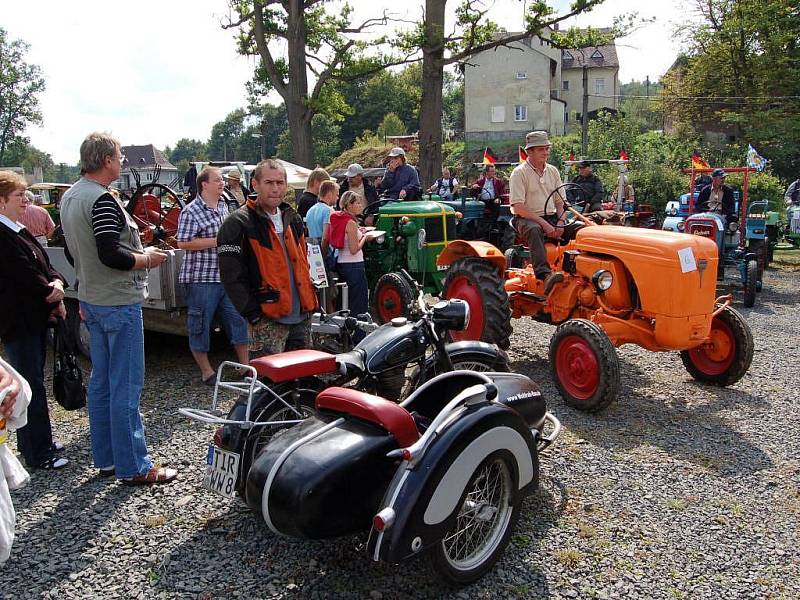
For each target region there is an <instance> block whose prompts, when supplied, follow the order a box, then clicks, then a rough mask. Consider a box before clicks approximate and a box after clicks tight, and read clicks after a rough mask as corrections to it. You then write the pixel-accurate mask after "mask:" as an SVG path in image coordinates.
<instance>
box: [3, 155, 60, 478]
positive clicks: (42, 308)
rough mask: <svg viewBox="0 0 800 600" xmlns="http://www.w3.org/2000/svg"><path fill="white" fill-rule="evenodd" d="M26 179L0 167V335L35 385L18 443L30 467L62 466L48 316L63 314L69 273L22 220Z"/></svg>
mask: <svg viewBox="0 0 800 600" xmlns="http://www.w3.org/2000/svg"><path fill="white" fill-rule="evenodd" d="M25 188H26V185H25V181H24V180H23V179H22V178H20V177H19V175H17V174H16V173H12V172H10V171H0V256H2V260H0V339H2V341H3V345H4V346H5V350H6V354H7V357H8V361H9V363H10V364H11V366H13V367H14V368H15V369H16V370H17V371H19V373H20V374H21V375H22V377H24V378H25V379H26V380H27V381H28V383H29V384H30V386H31V392H32V393H31V403H30V406H29V407H28V424H27V425H26V426H25V427H22V428H20V429H18V430H17V446H18V448H19V451H20V452H21V453H22V456H23V457H24V458H25V462H26V463H27V465H28V466H29V467H31V468H39V469H60V468H61V467H64V466H66V465H67V462H68V461H67V459H65V458H63V457H58V456H56V454H55V451H56V450H58V449H61V448H62V447H61V446H60V444H55V443H53V431H52V429H51V427H50V414H49V412H48V409H47V393H46V391H45V387H44V363H45V355H46V345H45V341H46V330H47V323H48V321H49V320H50V319H51V318H52V317H55V316H60V317H64V316H66V311H65V309H64V302H63V298H64V284H65V283H66V282H65V280H64V278H63V277H62V276H61V275H60V274H59V273H58V272H57V271H56V270H55V269H53V267H52V266H51V265H50V261H49V260H48V258H47V255H46V254H45V252H44V250H43V249H42V246H41V245H40V244H39V242H37V241H36V238H35V237H34V236H33V235H31V233H30V232H29V231H28V230H27V229H26V228H25V226H24V225H22V224H21V223H20V222H19V221H20V218H21V217H22V215H23V214H24V213H25V208H26V206H27V201H26V199H25Z"/></svg>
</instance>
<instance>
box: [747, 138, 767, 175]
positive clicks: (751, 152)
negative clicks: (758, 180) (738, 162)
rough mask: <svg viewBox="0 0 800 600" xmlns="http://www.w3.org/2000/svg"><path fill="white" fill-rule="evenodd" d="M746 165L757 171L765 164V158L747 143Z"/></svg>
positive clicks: (761, 169) (762, 168)
mask: <svg viewBox="0 0 800 600" xmlns="http://www.w3.org/2000/svg"><path fill="white" fill-rule="evenodd" d="M747 166H748V167H750V168H751V169H755V170H756V171H758V172H759V173H760V172H761V171H763V170H764V167H766V166H767V159H766V158H764V157H763V156H761V155H760V154H759V153H758V152H756V149H755V148H753V147H752V146H751V145H750V144H747Z"/></svg>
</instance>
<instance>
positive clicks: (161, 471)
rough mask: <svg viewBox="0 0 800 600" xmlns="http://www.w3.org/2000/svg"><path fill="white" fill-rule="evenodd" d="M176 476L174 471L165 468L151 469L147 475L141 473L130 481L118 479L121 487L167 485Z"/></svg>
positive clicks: (176, 473)
mask: <svg viewBox="0 0 800 600" xmlns="http://www.w3.org/2000/svg"><path fill="white" fill-rule="evenodd" d="M177 476H178V472H177V471H176V470H175V469H167V468H166V467H153V468H151V469H150V470H149V471H148V472H147V473H142V474H141V475H137V476H136V477H131V478H130V479H120V480H119V482H120V483H121V484H122V485H154V484H158V483H169V482H170V481H172V480H174V479H175V478H176V477H177Z"/></svg>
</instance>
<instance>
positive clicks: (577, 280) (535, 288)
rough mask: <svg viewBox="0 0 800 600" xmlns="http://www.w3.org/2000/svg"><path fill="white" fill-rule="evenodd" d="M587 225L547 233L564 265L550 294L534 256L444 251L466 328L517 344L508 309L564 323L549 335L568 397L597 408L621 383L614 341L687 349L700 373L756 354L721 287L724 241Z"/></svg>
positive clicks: (734, 376) (552, 257) (724, 369)
mask: <svg viewBox="0 0 800 600" xmlns="http://www.w3.org/2000/svg"><path fill="white" fill-rule="evenodd" d="M577 216H578V218H581V219H582V220H584V222H585V225H584V226H583V227H582V228H580V229H579V230H578V231H577V233H576V235H575V237H574V239H572V240H570V241H568V242H560V243H555V242H553V243H547V244H546V247H547V253H548V262H549V263H550V265H551V267H552V269H553V270H554V271H562V272H563V273H564V281H563V282H561V283H558V284H556V285H555V287H553V288H552V290H550V293H549V294H547V295H546V294H545V293H544V285H543V283H542V282H541V281H540V280H538V279H537V278H536V276H535V275H534V272H533V268H532V267H531V266H526V267H525V268H521V269H508V268H507V265H506V258H505V256H504V255H503V253H502V252H500V250H498V249H497V248H495V247H494V246H492V245H491V244H488V243H485V242H469V241H463V240H458V241H454V242H451V243H450V244H449V245H448V246H447V248H446V249H445V251H444V252H443V253H442V254H441V255H440V256H439V258H438V263H437V264H438V267H439V268H440V269H444V268H447V269H448V273H447V277H446V279H445V281H444V292H443V295H444V297H446V298H461V299H463V300H465V301H466V302H467V303H468V304H469V306H470V315H471V317H470V322H469V326H468V327H467V329H466V330H465V331H461V332H452V336H453V337H454V338H455V339H456V340H459V339H480V340H483V341H485V342H491V343H496V344H498V345H499V346H501V347H502V348H508V346H509V336H510V334H511V322H510V319H511V318H512V317H513V318H520V317H524V316H529V317H532V318H533V319H535V320H537V321H541V322H543V323H548V324H551V325H556V326H557V328H556V331H555V334H554V335H553V337H552V338H551V340H550V350H549V359H550V369H551V372H552V375H553V379H554V381H555V383H556V385H557V387H558V389H559V391H560V392H561V395H562V396H563V397H564V400H565V401H566V403H567V404H569V405H570V406H572V407H574V408H577V409H580V410H583V411H588V412H595V411H599V410H601V409H603V408H604V407H606V406H608V405H609V404H610V403H611V402H612V401H613V400H614V398H615V397H616V395H617V391H618V389H619V377H620V375H619V373H620V368H619V358H618V356H617V353H616V351H615V350H614V348H616V347H619V346H622V345H623V344H637V345H639V346H641V347H643V348H646V349H648V350H653V351H675V350H678V351H680V354H681V359H682V360H683V364H684V366H685V367H686V369H687V370H688V371H689V373H690V374H691V376H692V377H694V378H695V379H696V380H698V381H702V382H706V383H711V384H716V385H721V386H727V385H731V384H733V383H735V382H737V381H738V380H739V379H741V378H742V377H743V376H744V374H745V373H746V372H747V369H748V368H749V367H750V362H751V361H752V358H753V338H752V334H751V333H750V328H749V327H748V325H747V322H746V321H745V320H744V318H743V317H742V316H741V315H740V314H739V313H738V312H737V311H735V310H734V309H733V308H731V306H730V304H731V297H730V296H726V297H720V298H717V297H716V272H717V262H718V254H717V246H716V244H714V242H713V241H711V240H708V239H705V238H702V237H700V236H687V235H682V234H679V233H672V232H668V231H654V230H651V229H636V228H632V227H621V226H613V225H611V226H602V227H599V226H595V225H593V224H592V223H591V222H589V221H587V220H585V219H584V218H583V217H581V216H580V215H577Z"/></svg>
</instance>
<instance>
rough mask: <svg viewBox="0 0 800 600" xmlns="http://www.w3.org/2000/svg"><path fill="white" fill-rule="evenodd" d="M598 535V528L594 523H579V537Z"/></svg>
mask: <svg viewBox="0 0 800 600" xmlns="http://www.w3.org/2000/svg"><path fill="white" fill-rule="evenodd" d="M596 535H597V529H596V528H595V527H593V526H592V525H588V524H585V523H582V524H580V525H578V537H579V538H583V539H589V538H593V537H595V536H596Z"/></svg>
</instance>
